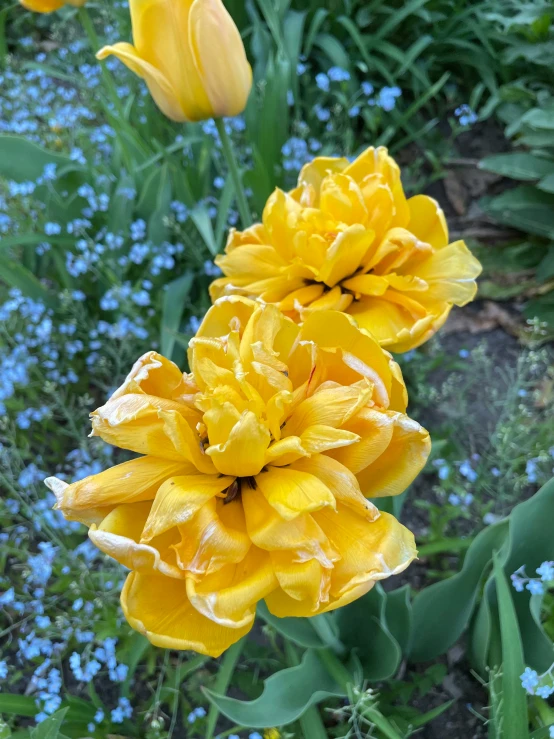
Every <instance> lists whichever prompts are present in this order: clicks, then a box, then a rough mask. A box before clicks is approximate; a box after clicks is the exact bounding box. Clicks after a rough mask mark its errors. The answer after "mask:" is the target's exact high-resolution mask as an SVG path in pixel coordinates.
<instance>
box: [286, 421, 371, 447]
mask: <svg viewBox="0 0 554 739" xmlns="http://www.w3.org/2000/svg"><path fill="white" fill-rule="evenodd" d="M300 440H301V442H302V447H303V448H304V449H306V450H307V452H308V453H309V454H319V453H320V452H326V451H328V450H330V449H338V448H340V447H345V446H350V445H351V444H356V443H357V442H358V441H359V440H360V437H359V436H358V434H355V433H352V432H351V431H347V430H346V429H335V428H333V427H332V426H325V425H323V424H318V425H315V426H309V427H308V428H307V429H305V430H304V431H303V432H302V436H301V437H300Z"/></svg>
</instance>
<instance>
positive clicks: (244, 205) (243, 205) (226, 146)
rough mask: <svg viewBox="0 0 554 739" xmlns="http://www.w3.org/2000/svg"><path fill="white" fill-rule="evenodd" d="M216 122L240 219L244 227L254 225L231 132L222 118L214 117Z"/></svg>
mask: <svg viewBox="0 0 554 739" xmlns="http://www.w3.org/2000/svg"><path fill="white" fill-rule="evenodd" d="M214 122H215V125H216V128H217V132H218V133H219V138H220V139H221V146H222V148H223V154H224V155H225V159H226V160H227V166H228V167H229V173H230V175H231V178H232V180H233V184H234V186H235V195H236V198H237V205H238V209H239V213H240V219H241V221H242V226H243V228H248V226H251V225H252V216H251V214H250V208H249V207H248V200H247V199H246V194H245V192H244V188H243V186H242V179H241V176H240V171H239V167H238V164H237V160H236V158H235V154H234V152H233V146H232V144H231V139H230V138H229V134H228V133H227V131H226V130H225V123H224V122H223V119H222V118H214Z"/></svg>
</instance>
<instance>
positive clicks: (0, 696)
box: [0, 693, 37, 717]
mask: <svg viewBox="0 0 554 739" xmlns="http://www.w3.org/2000/svg"><path fill="white" fill-rule="evenodd" d="M0 713H13V714H15V715H16V716H27V717H33V716H36V713H37V704H36V703H35V699H34V698H31V696H30V695H16V694H15V693H0Z"/></svg>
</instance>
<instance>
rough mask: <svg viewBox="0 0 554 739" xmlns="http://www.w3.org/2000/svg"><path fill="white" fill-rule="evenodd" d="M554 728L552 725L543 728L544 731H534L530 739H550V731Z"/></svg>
mask: <svg viewBox="0 0 554 739" xmlns="http://www.w3.org/2000/svg"><path fill="white" fill-rule="evenodd" d="M553 727H554V724H550V725H549V726H543V727H542V729H537V731H534V732H533V733H532V734H531V736H530V737H529V739H549V737H550V729H552V728H553Z"/></svg>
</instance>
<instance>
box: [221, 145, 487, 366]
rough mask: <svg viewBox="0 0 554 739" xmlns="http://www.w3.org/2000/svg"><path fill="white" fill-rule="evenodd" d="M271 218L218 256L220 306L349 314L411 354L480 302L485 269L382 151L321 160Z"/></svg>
mask: <svg viewBox="0 0 554 739" xmlns="http://www.w3.org/2000/svg"><path fill="white" fill-rule="evenodd" d="M262 220H263V223H261V224H256V225H254V226H252V227H250V228H248V229H246V231H243V232H242V233H240V232H236V231H232V232H231V234H230V236H229V240H228V243H227V247H226V250H225V251H226V254H225V255H222V256H220V257H218V258H217V259H216V264H217V265H218V266H219V267H220V268H221V270H222V271H223V274H224V275H225V277H222V278H220V279H218V280H215V282H214V283H213V284H212V286H211V289H210V292H211V295H212V299H213V300H215V299H216V298H218V297H220V296H222V295H230V294H238V295H245V296H250V297H259V298H262V299H263V300H264V301H265V302H268V303H276V304H277V305H279V307H280V309H281V310H282V311H283V312H285V313H286V315H288V316H290V317H291V318H293V319H294V320H295V321H302V320H304V319H305V318H306V317H307V316H308V315H310V314H311V313H313V312H314V311H318V310H329V309H332V310H339V311H345V312H347V313H349V314H350V315H352V316H353V317H354V318H355V319H356V321H357V323H358V324H359V325H360V326H362V327H363V328H365V329H367V330H368V331H370V332H371V333H372V334H373V335H374V336H375V337H376V338H377V340H378V341H379V342H380V344H381V345H382V346H385V347H387V348H388V349H390V350H391V351H394V352H405V351H408V350H409V349H413V348H414V347H416V346H419V345H420V344H422V343H423V342H425V341H427V339H429V338H430V337H431V336H432V335H433V334H434V333H435V331H437V329H438V328H440V326H442V324H443V323H444V322H445V321H446V319H447V317H448V314H449V312H450V310H451V308H452V306H453V305H465V304H466V303H468V302H469V301H471V300H472V299H473V298H474V297H475V293H476V291H477V285H476V283H475V278H476V277H477V276H478V275H479V274H480V272H481V265H480V264H479V262H478V261H477V259H475V257H474V256H472V254H471V252H470V251H469V250H468V248H467V247H466V245H465V244H464V242H463V241H455V242H454V243H452V244H449V243H448V229H447V226H446V221H445V218H444V214H443V212H442V210H441V209H440V207H439V205H438V203H437V202H436V201H435V200H433V199H432V198H430V197H428V196H427V195H416V196H415V197H412V198H410V199H409V200H407V199H406V197H405V195H404V190H403V188H402V183H401V181H400V170H399V168H398V166H397V164H396V162H395V161H394V160H393V159H392V158H391V157H390V156H389V155H388V153H387V150H386V149H385V148H383V147H380V148H378V149H374V148H369V149H367V150H366V151H365V152H364V153H363V154H361V155H360V156H359V157H358V158H357V159H356V160H355V161H354V162H352V163H350V162H349V161H348V160H347V159H332V158H325V157H320V158H317V159H315V160H314V161H313V162H311V163H310V164H307V165H306V166H305V167H304V168H303V169H302V171H301V172H300V176H299V180H298V187H297V188H296V189H295V190H293V191H292V192H290V193H285V192H283V191H281V190H278V189H277V190H275V192H274V193H273V194H272V195H271V197H270V198H269V200H268V202H267V204H266V207H265V209H264V212H263V219H262Z"/></svg>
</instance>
